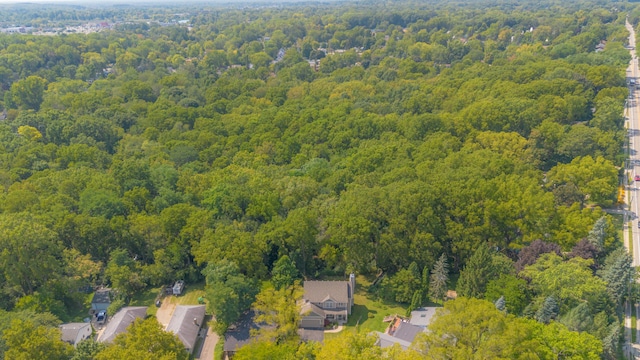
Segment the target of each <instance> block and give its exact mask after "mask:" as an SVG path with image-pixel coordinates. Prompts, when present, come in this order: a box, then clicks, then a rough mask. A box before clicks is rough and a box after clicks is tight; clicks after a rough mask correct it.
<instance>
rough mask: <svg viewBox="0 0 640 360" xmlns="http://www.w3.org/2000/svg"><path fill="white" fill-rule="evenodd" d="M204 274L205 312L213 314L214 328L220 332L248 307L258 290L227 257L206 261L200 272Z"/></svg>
mask: <svg viewBox="0 0 640 360" xmlns="http://www.w3.org/2000/svg"><path fill="white" fill-rule="evenodd" d="M202 273H203V274H204V275H205V277H206V281H207V286H206V289H205V291H206V297H207V299H208V300H209V302H208V303H207V306H208V309H209V311H211V313H212V314H213V315H214V316H215V319H216V331H217V332H218V333H219V334H224V332H225V331H226V329H227V327H228V326H229V325H231V324H233V323H234V322H236V321H237V320H238V319H239V318H240V315H241V314H242V313H243V312H244V311H245V310H247V309H248V308H249V306H250V305H251V303H253V301H254V299H255V296H256V294H257V293H258V291H257V287H256V284H255V282H254V281H253V280H252V279H249V278H247V277H245V276H244V275H243V274H241V273H240V270H239V269H238V266H237V265H236V264H235V263H233V262H230V261H228V260H221V261H219V262H217V263H215V264H213V263H210V264H209V265H207V267H206V268H205V269H204V270H203V271H202Z"/></svg>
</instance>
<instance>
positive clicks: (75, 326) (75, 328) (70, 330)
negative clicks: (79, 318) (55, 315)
mask: <svg viewBox="0 0 640 360" xmlns="http://www.w3.org/2000/svg"><path fill="white" fill-rule="evenodd" d="M60 333H61V334H62V335H61V338H62V341H64V342H67V343H69V344H71V345H73V346H76V345H78V343H79V342H81V341H82V340H86V339H88V338H89V337H91V334H92V333H93V329H92V328H91V324H90V323H68V324H62V325H60Z"/></svg>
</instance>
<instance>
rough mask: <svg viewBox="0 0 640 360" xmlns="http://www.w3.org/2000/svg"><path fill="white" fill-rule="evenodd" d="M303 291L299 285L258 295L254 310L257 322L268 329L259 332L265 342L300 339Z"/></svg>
mask: <svg viewBox="0 0 640 360" xmlns="http://www.w3.org/2000/svg"><path fill="white" fill-rule="evenodd" d="M302 294H303V291H302V289H301V288H300V287H299V286H297V285H292V286H288V287H283V288H280V289H273V288H267V289H263V290H262V291H260V293H258V295H256V301H255V302H254V303H253V306H252V308H253V309H254V310H255V311H256V318H255V321H257V322H259V323H264V324H266V325H267V327H263V328H262V329H260V330H259V334H258V335H259V336H260V337H261V338H262V339H263V340H267V341H275V342H276V343H288V342H291V341H295V340H296V339H297V338H298V327H299V326H300V307H299V306H298V302H299V301H300V300H301V299H302Z"/></svg>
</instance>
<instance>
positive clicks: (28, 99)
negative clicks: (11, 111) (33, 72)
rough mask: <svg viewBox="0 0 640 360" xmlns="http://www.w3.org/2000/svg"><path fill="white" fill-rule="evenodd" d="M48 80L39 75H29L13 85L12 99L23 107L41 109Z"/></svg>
mask: <svg viewBox="0 0 640 360" xmlns="http://www.w3.org/2000/svg"><path fill="white" fill-rule="evenodd" d="M46 85H47V81H46V80H45V79H43V78H41V77H39V76H29V77H27V78H26V79H22V80H18V81H16V82H15V83H13V84H12V85H11V99H12V101H13V102H14V103H15V104H16V105H18V106H20V107H21V108H23V109H31V110H36V111H37V110H39V109H40V104H42V100H43V96H44V89H45V86H46Z"/></svg>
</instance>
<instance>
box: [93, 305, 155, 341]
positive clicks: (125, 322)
mask: <svg viewBox="0 0 640 360" xmlns="http://www.w3.org/2000/svg"><path fill="white" fill-rule="evenodd" d="M146 316H147V307H146V306H128V307H124V308H122V309H120V311H118V312H117V313H116V314H115V315H113V317H111V320H110V321H109V323H108V324H107V327H105V329H104V331H103V332H102V334H100V336H98V342H102V343H110V342H113V339H115V338H116V336H117V335H118V334H120V333H123V332H125V331H127V328H128V327H129V325H131V324H132V323H133V322H134V321H135V320H136V319H144V318H145V317H146Z"/></svg>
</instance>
